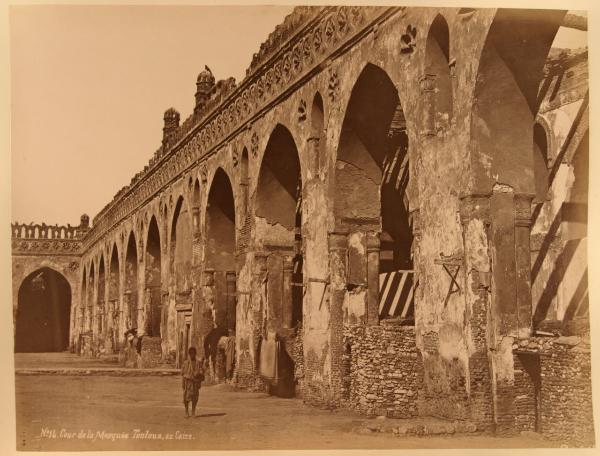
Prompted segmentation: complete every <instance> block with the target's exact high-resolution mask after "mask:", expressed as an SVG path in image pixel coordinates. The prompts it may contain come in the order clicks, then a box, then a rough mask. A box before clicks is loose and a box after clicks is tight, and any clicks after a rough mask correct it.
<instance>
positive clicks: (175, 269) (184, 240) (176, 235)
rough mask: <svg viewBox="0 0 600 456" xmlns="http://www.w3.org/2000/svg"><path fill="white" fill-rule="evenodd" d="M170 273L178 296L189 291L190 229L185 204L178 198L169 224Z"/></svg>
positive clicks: (188, 215)
mask: <svg viewBox="0 0 600 456" xmlns="http://www.w3.org/2000/svg"><path fill="white" fill-rule="evenodd" d="M170 246H171V255H170V260H171V261H170V272H171V277H172V279H173V283H174V285H175V292H176V294H178V295H181V294H182V293H187V292H188V291H189V290H190V289H191V285H192V283H191V268H192V229H191V220H190V213H189V211H188V207H187V204H185V201H184V199H183V196H180V197H179V198H178V199H177V203H176V204H175V210H174V211H173V221H172V223H171V242H170Z"/></svg>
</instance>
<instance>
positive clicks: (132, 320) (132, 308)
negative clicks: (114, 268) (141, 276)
mask: <svg viewBox="0 0 600 456" xmlns="http://www.w3.org/2000/svg"><path fill="white" fill-rule="evenodd" d="M137 268H138V254H137V247H136V239H135V233H134V232H133V231H131V232H130V233H129V237H128V239H127V248H126V253H125V282H124V284H123V301H124V302H123V307H124V309H123V310H124V312H125V328H126V329H133V328H136V329H137V323H138V322H137V314H138V310H137V308H138V269H137Z"/></svg>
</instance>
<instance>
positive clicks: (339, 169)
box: [334, 64, 414, 324]
mask: <svg viewBox="0 0 600 456" xmlns="http://www.w3.org/2000/svg"><path fill="white" fill-rule="evenodd" d="M408 145H409V143H408V135H407V129H406V119H405V117H404V112H403V110H402V105H401V103H400V98H399V96H398V91H397V90H396V88H395V86H394V84H393V83H392V81H391V80H390V78H389V76H388V75H387V74H386V73H385V71H384V70H382V69H381V68H379V67H376V66H375V65H372V64H368V65H367V66H366V67H365V68H364V70H363V71H362V73H361V74H360V76H359V78H358V79H357V81H356V84H355V86H354V88H353V90H352V93H351V96H350V101H349V103H348V107H347V110H346V114H345V118H344V122H343V125H342V134H341V136H340V141H339V146H338V153H337V159H336V172H335V197H334V215H335V219H336V226H337V227H338V228H339V231H347V232H349V233H350V234H349V244H353V243H355V242H358V243H360V244H361V245H362V246H363V248H362V249H356V248H349V252H348V255H349V264H350V266H351V267H350V270H349V271H348V281H349V283H348V286H349V288H350V289H353V288H357V289H358V290H360V287H361V284H365V283H367V282H368V283H369V284H370V286H372V287H375V288H378V289H379V292H378V294H377V296H376V295H375V294H372V295H371V294H370V295H369V296H368V297H366V298H365V299H366V300H367V305H366V309H367V311H368V313H370V315H369V316H368V317H367V318H369V320H370V321H375V320H376V319H377V318H399V319H401V320H402V322H403V323H405V324H414V298H413V292H414V270H413V260H412V244H413V233H412V227H411V223H410V219H409V200H408V194H407V189H408V183H409V163H408ZM378 233H380V238H379V243H380V244H379V247H380V251H379V261H378V264H377V268H376V270H373V271H372V272H370V273H369V272H368V271H367V267H366V263H367V262H366V257H365V256H366V254H365V252H366V251H367V243H372V242H375V241H373V240H370V238H371V237H373V236H375V237H376V236H377V234H378ZM371 248H372V247H371ZM352 265H355V266H354V267H353V266H352ZM358 265H363V266H358ZM375 271H376V273H377V274H376V276H375V274H374V272H375ZM369 274H370V275H369ZM375 301H376V302H375ZM350 318H359V319H360V318H364V315H360V314H359V315H355V316H354V317H352V316H351V317H350Z"/></svg>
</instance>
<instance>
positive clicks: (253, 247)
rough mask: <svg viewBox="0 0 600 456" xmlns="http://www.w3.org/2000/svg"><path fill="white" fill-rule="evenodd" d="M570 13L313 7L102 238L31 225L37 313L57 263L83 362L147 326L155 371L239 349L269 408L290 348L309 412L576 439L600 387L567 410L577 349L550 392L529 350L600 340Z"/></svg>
mask: <svg viewBox="0 0 600 456" xmlns="http://www.w3.org/2000/svg"><path fill="white" fill-rule="evenodd" d="M564 16H565V12H564V11H562V12H561V11H542V10H536V11H534V10H525V11H523V12H520V13H518V14H517V13H516V12H515V11H512V10H502V9H500V10H492V9H458V8H441V9H434V8H407V7H301V8H297V9H295V10H294V13H292V14H291V15H290V16H289V17H288V18H286V20H285V21H284V23H283V24H282V25H281V26H279V27H277V29H276V30H275V31H274V32H273V34H271V35H270V37H269V38H268V40H267V42H266V43H264V44H263V45H262V46H261V50H260V52H259V53H258V54H257V55H256V56H255V57H254V59H253V61H252V64H251V66H250V68H249V69H248V71H247V75H246V77H245V78H244V80H243V81H241V82H240V83H239V84H237V85H236V84H235V81H233V80H232V79H228V80H223V81H215V79H214V76H212V73H211V72H210V70H209V69H208V68H206V69H205V70H204V71H202V72H201V73H200V75H199V76H198V79H197V81H196V93H195V98H196V106H195V109H194V113H193V114H192V115H191V116H190V117H189V118H188V119H185V120H184V121H183V122H182V123H181V124H180V123H179V122H180V119H179V114H178V113H177V112H176V111H175V110H174V109H169V110H167V112H166V113H165V117H164V122H165V125H164V129H163V142H162V145H161V147H160V148H159V149H158V150H157V151H156V152H155V153H154V155H153V157H152V158H151V159H150V161H149V163H148V165H147V166H146V167H144V170H143V171H142V172H140V173H138V174H136V176H134V177H133V179H132V180H131V183H130V184H129V185H128V186H126V187H124V188H123V189H122V190H120V191H119V192H118V193H117V194H116V195H115V197H114V198H113V200H112V201H111V202H110V203H109V204H108V205H107V206H106V207H105V208H104V209H103V210H102V211H101V212H100V213H99V214H98V215H97V216H96V217H95V218H94V223H93V226H92V228H91V229H89V230H88V228H87V226H86V224H85V223H83V221H82V225H81V227H80V228H79V230H78V231H77V230H74V229H72V230H71V231H69V230H66V232H67V233H72V234H71V235H65V236H66V239H61V240H60V241H59V240H58V239H56V240H55V239H54V238H55V236H52V238H53V239H46V238H45V237H44V236H43V235H42V239H38V237H39V236H36V235H35V233H34V232H31V233H30V232H29V231H28V230H29V228H28V227H24V226H14V227H13V262H14V268H13V295H14V296H15V298H14V299H15V300H14V307H15V309H16V308H17V296H18V291H19V287H20V284H21V282H22V281H23V279H24V278H25V277H26V276H27V275H28V274H31V273H32V272H33V271H34V270H36V268H38V267H40V266H42V265H47V266H48V267H54V268H55V269H57V270H59V271H60V272H63V273H64V274H65V276H66V277H67V279H68V280H69V282H70V284H71V289H72V308H71V315H72V321H71V322H70V340H71V345H72V347H73V350H75V349H77V350H78V351H79V352H81V353H82V354H86V355H89V354H93V355H96V354H97V353H99V352H100V351H102V350H104V352H107V353H110V352H118V351H119V350H122V347H123V346H124V344H125V331H127V330H128V329H133V328H136V329H137V330H138V334H140V333H141V332H143V333H145V334H144V335H143V337H142V341H144V340H147V341H148V344H146V349H144V348H142V352H143V353H142V358H143V360H142V364H151V365H155V364H159V363H172V364H175V365H180V364H181V362H182V361H183V359H184V358H185V356H186V349H187V347H189V346H196V347H197V348H198V350H199V352H200V355H201V356H207V355H208V353H206V352H205V342H206V341H207V336H209V334H226V333H228V332H232V333H234V334H235V339H236V359H235V372H234V377H233V381H234V383H235V384H236V385H237V386H238V387H240V388H245V389H249V390H260V391H265V390H267V389H268V388H267V383H266V382H265V380H264V378H263V377H262V375H261V372H260V362H259V360H260V351H261V342H262V341H264V340H265V338H266V337H267V335H272V334H275V335H276V336H277V337H278V338H279V340H280V341H281V346H282V347H283V351H282V353H281V356H284V355H283V353H284V352H285V356H287V358H288V359H289V361H290V362H291V364H292V369H291V370H292V372H293V373H292V375H291V377H292V381H291V383H292V388H291V389H292V390H293V391H294V392H295V395H296V396H298V397H302V399H303V400H304V401H305V402H307V403H309V404H312V405H315V406H320V407H328V408H333V407H350V408H353V409H355V410H358V411H360V412H362V413H365V414H369V415H374V414H377V415H379V414H382V415H387V416H393V417H412V416H417V415H431V416H436V417H440V418H445V419H451V420H460V421H461V422H463V421H464V422H467V421H468V422H471V423H475V424H476V426H477V428H479V429H482V430H495V431H496V432H498V433H507V434H510V433H513V432H518V431H522V430H535V429H538V428H539V429H541V432H543V433H547V434H548V435H549V436H552V437H553V438H560V439H567V438H570V437H569V436H571V435H575V431H574V430H573V428H574V427H577V426H579V424H580V423H586V426H587V423H591V419H588V418H587V416H588V415H586V413H588V412H587V411H586V409H585V407H582V406H580V405H581V404H583V403H584V402H586V401H587V400H588V399H589V396H587V393H586V391H588V390H589V388H590V386H589V378H588V377H587V374H586V373H585V372H583V371H581V372H575V370H574V372H575V373H574V377H573V378H576V379H577V380H576V382H579V383H578V384H580V385H582V386H581V387H580V388H579V389H578V390H577V391H579V392H578V393H576V394H575V393H574V394H572V395H571V396H572V402H573V403H574V404H579V405H578V406H577V408H569V407H570V406H565V405H564V402H565V401H564V400H563V398H566V397H569V398H571V396H569V394H571V393H570V392H569V393H568V392H567V391H566V389H561V388H563V387H564V388H568V382H567V381H566V380H565V383H564V384H563V383H562V380H558V378H559V377H558V376H557V372H558V369H559V368H565V369H576V365H575V364H573V365H571V364H569V358H568V357H567V356H566V355H565V353H566V352H564V350H563V351H561V350H562V349H560V348H553V349H552V350H550V352H551V353H550V352H549V353H550V354H549V355H548V356H546V355H544V356H546V357H544V356H542V357H541V358H540V359H541V361H540V363H539V371H540V372H541V376H542V381H541V387H540V388H541V389H540V388H538V387H537V386H535V385H537V384H535V385H534V384H533V383H531V382H530V381H529V380H528V378H529V377H530V376H531V372H534V371H536V369H538V367H536V366H538V365H537V364H535V362H530V361H531V356H533V355H528V354H527V355H526V354H519V353H517V352H515V349H514V347H513V346H514V344H515V343H516V344H517V345H518V343H519V341H522V340H524V339H525V338H531V337H535V334H536V333H535V331H538V330H541V331H543V330H544V328H548V327H550V326H552V325H551V322H556V321H559V323H558V324H554V326H552V327H553V328H557V331H559V332H561V331H562V333H563V334H566V333H569V332H572V333H576V334H581V333H582V332H585V330H586V328H587V327H588V320H587V319H588V313H587V305H588V304H587V302H588V300H587V299H588V298H587V258H586V255H585V249H586V243H587V216H586V213H587V177H586V172H587V171H586V170H587V168H586V166H587V156H588V150H587V135H588V133H587V132H588V130H589V125H588V120H587V95H586V93H587V51H586V50H581V51H578V52H575V51H573V52H567V53H562V54H561V53H558V54H557V52H558V51H556V50H551V49H550V47H551V44H552V39H553V37H554V36H555V34H556V31H557V30H558V28H559V27H560V25H561V23H562V21H563V19H564ZM532 23H535V27H532V26H531V24H532ZM507 55H510V56H511V58H510V59H506V58H505V57H506V56H507ZM507 62H508V63H507ZM563 73H564V74H563ZM561 75H563V76H561ZM538 93H539V94H540V96H539V97H538ZM538 98H539V99H538ZM499 100H501V101H502V102H501V103H500V102H499ZM532 113H534V114H532ZM536 125H537V126H536ZM44 230H45V231H44ZM47 230H48V227H46V226H45V225H43V226H40V227H38V232H42V231H43V232H44V233H45V232H47ZM34 231H35V230H34ZM59 231H60V230H59ZM69 236H70V237H69ZM53 249H54V250H53ZM31 252H34V253H33V254H32V253H31ZM44 262H46V263H44ZM385 274H392V275H394V277H393V278H389V277H388V278H389V286H388V288H387V289H385V290H384V289H382V288H383V287H382V284H383V283H387V282H383V280H384V279H383V276H384V275H385ZM401 280H402V282H400V281H401ZM408 282H410V283H411V285H410V286H405V287H404V288H401V285H400V283H401V284H406V283H408ZM386 286H387V285H386ZM402 286H404V285H402ZM392 288H393V290H392ZM390 290H392V291H390ZM388 292H389V293H388ZM386 293H387V295H389V302H384V303H382V302H381V300H382V299H383V298H382V296H383V295H384V294H386ZM387 295H386V296H387ZM396 295H397V298H396ZM411 300H412V301H411ZM386 306H388V307H386ZM382 309H383V310H382ZM394 322H401V323H402V324H394ZM157 338H160V339H157ZM159 346H160V350H159V349H158V347H159ZM100 347H103V348H100ZM142 347H144V345H142ZM557 347H558V346H557ZM206 349H208V350H210V344H208V345H206ZM554 355H555V356H554ZM577 356H578V357H579V358H577V359H578V360H579V361H580V362H581V363H583V364H582V365H585V363H586V362H587V361H586V360H585V359H583V358H585V355H583V354H581V355H577ZM528 357H529V358H528ZM125 358H126V356H125ZM580 358H581V359H580ZM544 360H546V361H544ZM544 373H546V374H547V376H548V380H547V381H546V383H544ZM560 378H562V377H560ZM574 381H575V380H574ZM586 382H587V383H586ZM532 385H533V386H532ZM287 386H288V387H289V386H290V385H287ZM536 388H537V389H536ZM289 389H290V388H288V390H289ZM271 391H272V392H277V388H271ZM536 391H541V393H540V394H539V395H538V396H536V397H538V398H539V399H535V400H537V401H538V402H539V401H541V402H540V404H541V405H540V406H539V407H538V412H536V413H537V414H535V413H533V412H532V404H535V403H536V402H535V400H534V399H532V394H533V395H535V394H537V393H536ZM576 410H577V411H579V412H581V413H575V411H576ZM553 411H556V413H554V412H553ZM534 417H535V420H536V421H535V423H538V424H534V422H533V421H532V420H533V418H534ZM544 417H546V418H544ZM554 422H556V423H559V422H560V423H562V424H561V425H558V424H557V425H554ZM540 423H541V424H540ZM544 423H545V424H544ZM536 426H538V427H536ZM540 426H541V427H540ZM580 427H581V426H580ZM584 428H585V429H584ZM581 429H583V430H581V432H582V434H581V436H582V438H584V437H585V436H587V435H588V434H589V432H588V431H589V429H590V428H589V427H585V426H584V427H581ZM577 432H580V431H577ZM584 434H585V435H584ZM576 435H578V436H579V435H580V434H576ZM586 438H587V437H586Z"/></svg>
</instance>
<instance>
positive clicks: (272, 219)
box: [256, 124, 303, 397]
mask: <svg viewBox="0 0 600 456" xmlns="http://www.w3.org/2000/svg"><path fill="white" fill-rule="evenodd" d="M256 207H257V210H256V219H257V230H258V231H259V236H260V242H262V244H263V248H264V250H265V251H266V252H267V264H266V266H267V274H268V279H267V331H268V332H271V333H275V334H278V335H279V336H280V341H281V343H282V345H283V350H281V353H280V355H279V358H278V363H279V367H278V369H279V382H278V383H277V385H275V386H274V387H273V388H272V389H271V392H272V393H273V394H276V395H278V396H283V397H292V396H294V395H295V377H294V370H295V367H294V361H293V353H292V351H291V349H292V347H291V346H288V345H287V339H286V334H287V333H288V331H286V330H287V329H290V328H296V331H298V329H299V327H301V326H302V318H303V308H302V300H303V288H302V282H303V279H302V278H303V271H302V268H303V256H302V231H301V227H302V178H301V170H300V159H299V156H298V149H297V147H296V143H295V141H294V139H293V137H292V135H291V133H290V132H289V130H288V129H287V128H285V127H284V126H283V125H280V124H278V125H277V126H276V127H275V129H274V130H273V132H272V133H271V136H270V138H269V141H268V143H267V147H266V149H265V153H264V156H263V160H262V163H261V167H260V171H259V177H258V186H257V190H256Z"/></svg>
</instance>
